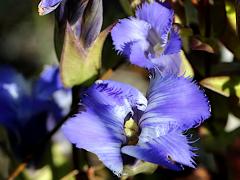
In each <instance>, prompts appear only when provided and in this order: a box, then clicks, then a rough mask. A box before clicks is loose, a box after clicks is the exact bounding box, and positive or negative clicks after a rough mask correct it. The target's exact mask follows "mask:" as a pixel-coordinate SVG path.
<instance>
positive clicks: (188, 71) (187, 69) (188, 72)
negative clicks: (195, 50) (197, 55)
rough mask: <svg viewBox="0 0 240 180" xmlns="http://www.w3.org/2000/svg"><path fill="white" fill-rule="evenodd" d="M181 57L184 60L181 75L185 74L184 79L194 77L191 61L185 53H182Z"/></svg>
mask: <svg viewBox="0 0 240 180" xmlns="http://www.w3.org/2000/svg"><path fill="white" fill-rule="evenodd" d="M180 57H181V60H182V63H181V74H184V77H193V76H194V71H193V68H192V66H191V64H190V63H189V61H188V59H187V57H186V56H185V54H184V52H183V51H181V52H180Z"/></svg>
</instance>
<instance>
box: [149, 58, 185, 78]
mask: <svg viewBox="0 0 240 180" xmlns="http://www.w3.org/2000/svg"><path fill="white" fill-rule="evenodd" d="M151 61H152V62H153V63H154V64H155V67H156V69H158V70H159V72H160V73H161V75H163V76H165V75H168V74H174V75H178V74H179V72H180V67H181V58H180V55H179V54H170V55H162V56H160V57H159V58H154V59H151Z"/></svg>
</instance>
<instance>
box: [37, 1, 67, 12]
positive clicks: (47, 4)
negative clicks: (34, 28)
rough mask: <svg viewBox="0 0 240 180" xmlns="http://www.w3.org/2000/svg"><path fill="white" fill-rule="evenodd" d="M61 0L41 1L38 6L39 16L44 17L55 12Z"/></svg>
mask: <svg viewBox="0 0 240 180" xmlns="http://www.w3.org/2000/svg"><path fill="white" fill-rule="evenodd" d="M62 1H63V0H41V1H40V3H39V5H38V12H39V14H40V15H46V14H48V13H50V12H52V11H53V10H55V9H56V8H57V7H58V6H59V5H60V3H61V2H62Z"/></svg>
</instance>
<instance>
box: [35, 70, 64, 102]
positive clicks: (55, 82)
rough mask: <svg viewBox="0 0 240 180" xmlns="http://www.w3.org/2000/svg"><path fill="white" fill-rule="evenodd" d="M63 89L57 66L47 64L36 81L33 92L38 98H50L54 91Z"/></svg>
mask: <svg viewBox="0 0 240 180" xmlns="http://www.w3.org/2000/svg"><path fill="white" fill-rule="evenodd" d="M59 89H63V84H62V82H61V79H60V73H59V68H58V67H57V66H47V67H46V68H45V69H44V70H43V72H42V73H41V76H40V78H39V79H38V80H37V81H36V83H35V86H34V89H33V93H34V95H35V96H36V97H38V98H40V99H43V100H44V99H50V98H51V97H52V95H53V93H54V92H56V91H57V90H59Z"/></svg>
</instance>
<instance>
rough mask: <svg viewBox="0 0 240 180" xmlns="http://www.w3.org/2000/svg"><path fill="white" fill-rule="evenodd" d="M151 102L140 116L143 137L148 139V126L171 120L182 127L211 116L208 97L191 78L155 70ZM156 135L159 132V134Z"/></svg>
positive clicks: (150, 94)
mask: <svg viewBox="0 0 240 180" xmlns="http://www.w3.org/2000/svg"><path fill="white" fill-rule="evenodd" d="M147 99H148V106H147V109H146V111H145V112H144V114H143V116H142V117H141V119H140V126H141V127H142V129H143V130H142V133H141V135H140V138H142V139H145V140H147V139H148V138H154V137H149V136H148V132H149V131H148V129H149V128H150V129H152V128H158V126H162V125H163V124H171V125H175V126H177V127H179V128H180V129H181V130H187V129H189V128H192V127H196V126H198V125H199V124H200V123H202V122H203V121H204V120H205V119H207V118H208V117H209V116H210V107H209V103H208V100H207V97H206V96H205V95H204V93H203V91H201V90H200V89H199V87H198V86H197V85H196V84H194V83H193V82H191V80H190V79H187V78H184V77H177V76H176V75H165V76H163V77H161V76H160V74H159V73H158V72H156V73H155V74H154V75H153V77H152V79H151V80H150V87H149V90H148V92H147ZM156 137H157V134H156Z"/></svg>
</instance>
